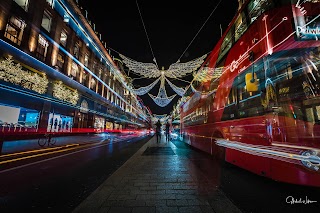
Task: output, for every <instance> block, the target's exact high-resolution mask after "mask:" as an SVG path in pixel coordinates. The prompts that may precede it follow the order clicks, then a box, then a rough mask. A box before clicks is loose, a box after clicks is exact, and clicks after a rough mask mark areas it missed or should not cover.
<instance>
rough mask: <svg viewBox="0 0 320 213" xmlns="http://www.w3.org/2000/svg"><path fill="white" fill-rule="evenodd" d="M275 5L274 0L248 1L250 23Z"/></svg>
mask: <svg viewBox="0 0 320 213" xmlns="http://www.w3.org/2000/svg"><path fill="white" fill-rule="evenodd" d="M272 6H273V2H272V0H251V1H250V2H249V3H248V7H247V9H248V14H249V20H250V24H251V23H252V22H254V21H255V20H256V19H257V18H258V17H259V16H260V15H261V14H263V13H264V12H265V11H267V10H269V9H270V8H271V7H272Z"/></svg>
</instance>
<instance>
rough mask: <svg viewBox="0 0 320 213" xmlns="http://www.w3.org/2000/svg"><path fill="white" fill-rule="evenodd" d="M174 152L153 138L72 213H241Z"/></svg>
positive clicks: (200, 173) (171, 148) (190, 164)
mask: <svg viewBox="0 0 320 213" xmlns="http://www.w3.org/2000/svg"><path fill="white" fill-rule="evenodd" d="M175 149H176V147H175V145H174V144H173V143H171V142H169V143H165V140H164V137H162V141H161V143H157V142H156V137H153V138H152V139H150V141H148V142H147V143H146V144H145V145H144V146H143V147H142V148H141V149H140V150H139V151H138V152H137V153H136V154H135V155H133V156H132V157H131V158H130V159H129V160H128V161H127V162H126V163H125V164H124V165H123V166H122V167H120V168H119V169H118V170H117V171H116V172H114V173H113V174H112V175H111V176H110V177H109V178H108V179H107V180H106V181H105V182H104V183H103V184H101V186H100V187H99V188H97V189H96V190H95V191H94V192H93V193H92V194H91V195H90V196H89V197H88V198H87V199H86V200H84V201H83V202H82V203H81V204H80V205H79V206H78V207H77V208H76V209H75V210H74V211H73V212H74V213H79V212H80V213H96V212H99V213H100V212H108V213H111V212H115V213H122V212H132V213H143V212H147V213H149V212H150V213H151V212H174V213H176V212H183V213H188V212H190V213H196V212H216V213H229V212H235V213H240V212H241V211H240V210H239V209H238V208H237V207H236V206H235V205H234V204H233V203H232V202H231V201H230V200H229V199H228V198H227V197H226V196H225V195H224V194H223V192H221V191H220V190H219V189H218V187H217V186H216V185H215V184H214V183H213V182H214V181H212V180H211V181H210V180H208V179H207V178H206V177H205V176H204V175H203V174H202V172H201V171H200V170H199V169H198V168H197V167H195V166H194V165H193V163H192V162H191V161H190V160H189V159H188V158H187V157H186V156H180V155H176V154H175V152H174V150H175Z"/></svg>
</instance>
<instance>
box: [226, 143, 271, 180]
mask: <svg viewBox="0 0 320 213" xmlns="http://www.w3.org/2000/svg"><path fill="white" fill-rule="evenodd" d="M225 159H226V161H227V162H229V163H231V164H234V165H236V166H239V167H241V168H243V169H246V170H249V171H251V172H253V173H255V174H258V175H263V176H266V177H270V176H271V172H270V158H266V157H261V156H257V155H252V154H247V153H244V152H240V151H237V150H234V149H228V148H227V149H226V158H225Z"/></svg>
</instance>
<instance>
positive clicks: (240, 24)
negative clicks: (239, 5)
mask: <svg viewBox="0 0 320 213" xmlns="http://www.w3.org/2000/svg"><path fill="white" fill-rule="evenodd" d="M234 27H235V32H234V34H235V35H234V38H235V41H238V39H239V38H240V37H241V35H242V34H243V33H244V32H245V31H246V30H247V22H246V17H245V15H244V13H240V15H239V17H238V18H237V20H236V21H235V24H234Z"/></svg>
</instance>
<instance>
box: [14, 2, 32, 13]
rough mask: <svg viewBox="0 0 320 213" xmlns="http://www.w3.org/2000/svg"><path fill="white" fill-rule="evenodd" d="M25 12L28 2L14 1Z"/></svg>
mask: <svg viewBox="0 0 320 213" xmlns="http://www.w3.org/2000/svg"><path fill="white" fill-rule="evenodd" d="M14 1H15V2H16V3H17V4H18V5H19V6H20V7H22V8H23V9H24V10H25V11H28V6H29V0H14Z"/></svg>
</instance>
